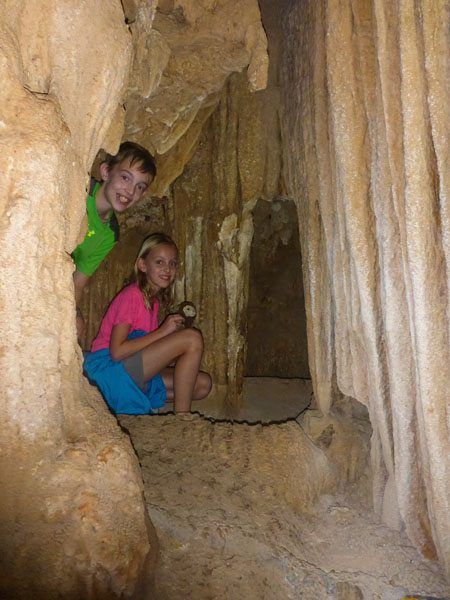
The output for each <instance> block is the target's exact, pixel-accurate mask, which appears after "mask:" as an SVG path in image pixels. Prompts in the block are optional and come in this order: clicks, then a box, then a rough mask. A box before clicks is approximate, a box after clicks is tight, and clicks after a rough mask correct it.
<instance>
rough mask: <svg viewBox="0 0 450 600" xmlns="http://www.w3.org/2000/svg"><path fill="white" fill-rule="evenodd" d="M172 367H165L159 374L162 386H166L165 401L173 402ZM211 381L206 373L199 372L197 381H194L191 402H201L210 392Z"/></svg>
mask: <svg viewBox="0 0 450 600" xmlns="http://www.w3.org/2000/svg"><path fill="white" fill-rule="evenodd" d="M174 372H175V369H174V367H166V368H165V369H163V370H162V371H161V373H160V375H161V377H162V378H163V381H164V385H165V386H166V392H167V400H168V401H169V402H173V398H174V392H173V379H174ZM211 387H212V381H211V377H210V376H209V375H208V373H204V372H203V371H199V372H198V375H197V379H196V381H195V385H194V390H193V392H192V400H203V398H206V396H207V395H208V394H209V392H210V391H211Z"/></svg>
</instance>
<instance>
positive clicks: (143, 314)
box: [91, 283, 158, 352]
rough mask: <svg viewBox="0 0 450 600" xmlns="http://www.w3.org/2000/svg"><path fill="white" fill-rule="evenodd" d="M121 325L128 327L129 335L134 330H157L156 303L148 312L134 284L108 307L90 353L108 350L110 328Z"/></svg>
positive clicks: (119, 294)
mask: <svg viewBox="0 0 450 600" xmlns="http://www.w3.org/2000/svg"><path fill="white" fill-rule="evenodd" d="M121 323H127V324H128V325H130V333H131V332H132V331H135V330H136V329H140V330H142V331H145V332H146V333H149V332H150V331H154V330H155V329H158V302H157V301H155V303H154V304H153V308H152V309H151V310H148V308H146V306H145V304H144V298H143V297H142V293H141V290H140V289H139V288H138V286H137V284H136V283H132V284H130V285H127V287H125V288H123V290H122V291H121V292H119V293H118V294H117V296H116V297H115V298H114V300H113V301H112V302H111V304H110V305H109V308H108V310H107V311H106V313H105V316H104V317H103V320H102V324H101V325H100V330H99V332H98V335H97V337H96V338H95V340H94V341H93V342H92V347H91V352H97V350H103V348H109V340H110V339H111V332H112V328H113V327H114V325H120V324H121Z"/></svg>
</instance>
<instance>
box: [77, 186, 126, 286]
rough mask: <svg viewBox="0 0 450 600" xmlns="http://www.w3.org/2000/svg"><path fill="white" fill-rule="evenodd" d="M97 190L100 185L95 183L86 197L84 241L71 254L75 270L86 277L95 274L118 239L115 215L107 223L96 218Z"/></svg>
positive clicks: (117, 225)
mask: <svg viewBox="0 0 450 600" xmlns="http://www.w3.org/2000/svg"><path fill="white" fill-rule="evenodd" d="M99 188H100V183H98V182H97V183H96V184H95V186H94V189H93V190H92V192H91V193H90V194H89V196H88V197H87V200H86V212H87V217H88V230H87V233H86V237H85V238H84V240H83V241H82V242H81V244H79V245H78V246H77V247H76V248H75V250H74V251H73V252H72V258H73V260H74V262H75V265H76V267H77V270H78V271H80V272H81V273H84V275H87V276H88V277H90V276H91V275H93V274H94V273H95V271H96V270H97V269H98V267H99V266H100V264H101V263H102V261H103V260H104V258H105V257H106V256H107V255H108V254H109V253H110V252H111V250H112V249H113V248H114V246H115V245H116V242H117V240H118V239H119V223H118V222H117V218H116V215H115V214H114V213H113V214H112V216H111V218H110V219H109V221H108V222H107V223H104V222H103V221H102V220H101V219H100V217H99V216H98V212H97V208H96V206H95V196H96V194H97V192H98V190H99Z"/></svg>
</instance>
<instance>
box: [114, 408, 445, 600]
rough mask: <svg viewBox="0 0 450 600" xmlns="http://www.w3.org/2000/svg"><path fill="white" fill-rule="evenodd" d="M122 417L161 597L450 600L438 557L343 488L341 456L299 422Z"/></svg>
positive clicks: (163, 598) (197, 417)
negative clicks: (152, 532)
mask: <svg viewBox="0 0 450 600" xmlns="http://www.w3.org/2000/svg"><path fill="white" fill-rule="evenodd" d="M120 422H121V425H122V427H123V428H124V429H126V430H128V431H129V433H130V435H131V439H132V442H133V445H134V447H135V449H136V451H137V454H138V456H139V459H140V462H141V466H142V473H143V478H144V483H145V495H146V502H147V506H148V510H149V514H150V518H151V520H152V522H153V523H154V526H155V528H156V531H157V535H158V537H159V541H160V557H159V563H158V567H157V570H156V597H157V598H158V599H161V600H166V599H167V600H169V599H172V598H195V599H196V600H202V599H215V598H225V599H230V600H231V599H233V600H235V599H237V598H239V599H271V600H278V599H279V600H285V599H291V598H292V599H297V598H304V599H311V600H313V599H314V600H320V599H322V598H323V599H332V598H336V599H342V600H344V599H346V600H349V599H353V598H355V599H358V598H370V599H375V598H378V599H383V600H388V599H392V600H394V599H399V598H402V597H403V596H404V595H406V594H407V593H414V594H422V595H427V596H433V597H441V598H445V597H448V595H449V593H450V589H449V588H448V586H447V585H446V583H445V580H444V578H443V575H442V572H441V570H440V568H439V566H438V565H437V563H434V562H431V561H426V560H424V559H423V558H421V557H420V555H419V554H418V552H417V551H416V550H415V548H414V547H413V546H412V545H411V543H410V542H409V541H408V540H407V538H406V536H404V535H403V534H400V533H399V532H396V531H393V530H391V529H389V528H387V527H386V526H384V525H382V524H381V523H380V521H379V519H378V518H377V517H376V516H375V515H374V514H373V513H372V512H370V511H368V510H367V509H365V508H362V506H361V505H360V504H357V503H356V501H355V500H354V501H350V500H349V498H348V497H345V496H344V495H343V494H342V492H339V491H337V490H338V489H339V485H338V484H339V482H340V481H341V482H342V479H343V478H344V475H343V472H341V471H340V470H339V468H338V467H336V464H339V461H338V462H337V463H336V464H333V463H332V461H331V460H330V458H329V457H328V456H327V454H326V453H325V451H323V450H321V449H319V448H318V447H317V446H315V445H314V444H313V443H312V441H311V438H310V437H308V436H307V435H306V434H305V433H304V431H303V429H302V428H301V427H300V426H299V425H298V424H297V423H296V422H293V421H292V422H288V423H285V424H283V425H269V426H261V425H255V426H249V425H244V424H234V425H231V424H229V423H217V422H216V423H212V422H209V421H207V420H204V419H202V418H201V417H199V416H196V415H189V416H187V417H182V416H173V415H166V416H155V417H121V419H120ZM349 445H350V442H349ZM352 451H353V452H354V451H355V448H353V449H350V452H352Z"/></svg>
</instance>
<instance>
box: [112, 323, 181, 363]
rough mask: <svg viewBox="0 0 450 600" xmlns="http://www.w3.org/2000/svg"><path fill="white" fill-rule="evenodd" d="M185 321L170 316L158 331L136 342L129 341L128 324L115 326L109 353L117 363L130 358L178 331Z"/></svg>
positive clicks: (135, 340)
mask: <svg viewBox="0 0 450 600" xmlns="http://www.w3.org/2000/svg"><path fill="white" fill-rule="evenodd" d="M183 320H184V319H183V317H182V316H181V315H168V316H167V317H166V318H165V319H164V321H163V323H161V325H160V326H159V327H158V329H155V331H151V332H150V333H147V334H146V335H143V336H141V337H138V338H135V339H134V340H128V339H127V336H128V334H129V332H130V326H129V325H128V323H120V324H119V325H114V327H113V328H112V332H111V339H110V341H109V353H110V355H111V358H112V359H113V360H116V361H118V360H123V359H124V358H128V356H131V355H132V354H135V353H136V352H139V350H143V349H144V348H146V347H147V346H150V344H153V343H154V342H156V341H157V340H160V339H161V338H163V337H165V336H166V335H169V334H171V333H174V332H175V331H178V329H180V327H181V326H182V324H183Z"/></svg>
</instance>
